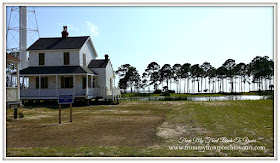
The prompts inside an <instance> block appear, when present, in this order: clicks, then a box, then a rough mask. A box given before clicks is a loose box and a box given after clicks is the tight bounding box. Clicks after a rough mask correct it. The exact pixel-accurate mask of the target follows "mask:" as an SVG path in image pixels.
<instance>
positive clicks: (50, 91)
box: [20, 88, 120, 97]
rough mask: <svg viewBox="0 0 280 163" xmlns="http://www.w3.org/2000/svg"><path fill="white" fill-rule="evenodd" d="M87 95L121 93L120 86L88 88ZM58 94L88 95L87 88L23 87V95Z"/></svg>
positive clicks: (97, 95) (47, 95) (21, 93)
mask: <svg viewBox="0 0 280 163" xmlns="http://www.w3.org/2000/svg"><path fill="white" fill-rule="evenodd" d="M87 90H88V92H87V95H88V96H93V97H103V96H106V95H120V90H119V89H118V88H113V89H111V90H110V89H105V88H88V89H87ZM58 95H73V96H86V89H72V88H58V89H55V88H47V89H44V88H41V89H32V88H27V89H21V90H20V96H21V97H57V96H58Z"/></svg>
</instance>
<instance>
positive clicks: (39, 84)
mask: <svg viewBox="0 0 280 163" xmlns="http://www.w3.org/2000/svg"><path fill="white" fill-rule="evenodd" d="M40 95H41V76H40V75H39V96H40Z"/></svg>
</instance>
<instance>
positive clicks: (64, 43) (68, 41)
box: [27, 36, 89, 50]
mask: <svg viewBox="0 0 280 163" xmlns="http://www.w3.org/2000/svg"><path fill="white" fill-rule="evenodd" d="M88 38H89V36H80V37H67V38H61V37H52V38H39V39H38V40H37V41H36V42H35V43H34V44H32V45H31V46H30V47H29V48H28V49H27V50H55V49H81V48H82V46H83V45H84V43H85V42H86V41H87V40H88Z"/></svg>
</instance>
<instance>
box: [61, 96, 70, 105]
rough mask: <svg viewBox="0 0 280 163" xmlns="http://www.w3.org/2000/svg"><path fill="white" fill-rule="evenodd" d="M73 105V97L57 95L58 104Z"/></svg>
mask: <svg viewBox="0 0 280 163" xmlns="http://www.w3.org/2000/svg"><path fill="white" fill-rule="evenodd" d="M71 103H73V95H59V96H58V104H71Z"/></svg>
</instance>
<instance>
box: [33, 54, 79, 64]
mask: <svg viewBox="0 0 280 163" xmlns="http://www.w3.org/2000/svg"><path fill="white" fill-rule="evenodd" d="M64 52H69V58H70V59H69V61H70V63H69V65H71V66H79V65H80V64H79V51H78V50H75V51H72V50H71V51H67V50H63V51H48V52H47V51H36V52H29V67H35V66H64ZM39 53H45V64H44V65H39Z"/></svg>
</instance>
